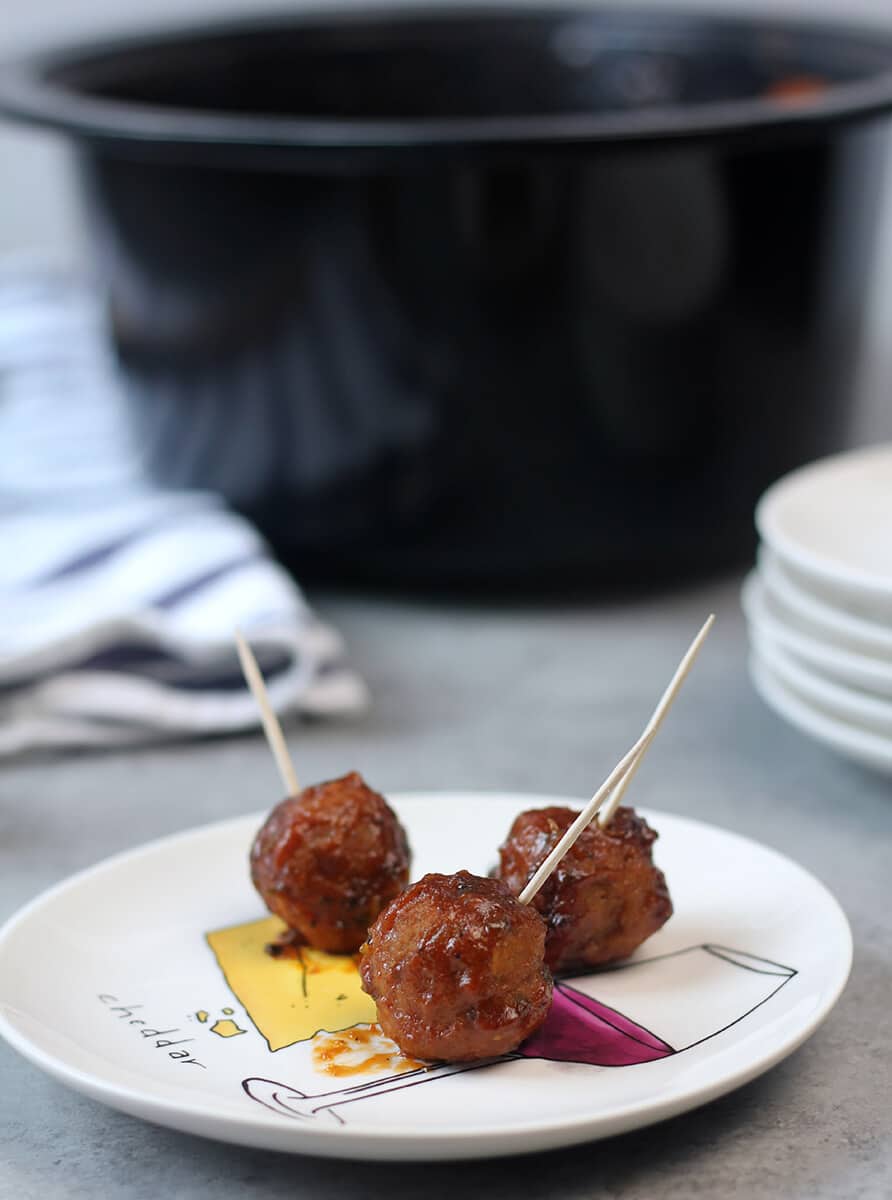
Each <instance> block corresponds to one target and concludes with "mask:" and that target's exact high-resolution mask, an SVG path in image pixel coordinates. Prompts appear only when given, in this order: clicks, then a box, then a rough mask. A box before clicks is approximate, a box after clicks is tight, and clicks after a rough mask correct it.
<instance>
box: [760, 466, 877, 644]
mask: <svg viewBox="0 0 892 1200" xmlns="http://www.w3.org/2000/svg"><path fill="white" fill-rule="evenodd" d="M756 526H757V528H758V530H759V533H760V535H761V537H762V540H763V541H764V542H766V543H767V545H768V546H770V548H771V550H772V551H773V552H774V553H775V554H776V555H777V557H778V558H779V559H780V560H781V562H782V563H783V565H784V567H785V568H786V569H787V570H788V571H789V572H790V573H791V574H792V575H793V576H794V577H795V578H796V579H799V580H801V581H802V582H803V583H804V584H805V586H806V588H807V589H809V590H811V591H814V592H815V593H816V594H817V595H819V596H821V597H823V598H826V599H827V600H828V601H829V602H830V603H831V604H834V605H836V606H838V607H843V608H845V609H847V610H848V611H850V612H852V613H854V614H856V615H858V616H861V617H864V618H866V619H867V620H872V621H879V622H881V623H887V624H888V623H890V622H892V446H879V447H873V448H871V449H869V450H858V451H855V452H852V453H849V454H840V455H836V456H834V457H833V458H826V459H822V460H821V461H820V462H816V463H812V464H811V465H810V466H807V467H802V468H801V469H800V470H798V471H793V472H792V474H790V475H787V476H785V477H784V478H783V479H781V480H779V482H777V483H776V484H774V485H773V486H772V487H770V488H769V489H768V491H767V492H766V493H765V495H764V496H763V497H762V499H761V500H760V501H759V504H758V506H757V508H756Z"/></svg>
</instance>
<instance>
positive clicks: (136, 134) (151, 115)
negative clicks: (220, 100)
mask: <svg viewBox="0 0 892 1200" xmlns="http://www.w3.org/2000/svg"><path fill="white" fill-rule="evenodd" d="M592 13H595V14H597V13H602V14H604V13H617V14H618V15H619V14H622V15H624V16H631V17H639V18H643V17H648V16H651V15H655V16H657V17H664V18H667V19H673V18H675V19H679V20H692V21H697V22H699V23H701V24H708V25H711V26H713V27H716V26H717V27H724V28H726V29H727V28H729V27H735V26H737V27H745V28H747V29H748V30H750V31H755V30H757V29H760V28H761V29H764V30H765V31H766V33H769V32H770V33H792V34H799V35H803V34H804V35H809V36H815V37H828V38H833V39H839V38H844V39H846V40H847V41H848V42H849V44H850V45H853V46H854V45H857V44H859V43H860V44H863V45H865V46H868V45H869V46H870V48H871V49H873V50H877V49H878V48H881V47H883V46H885V47H886V48H887V50H888V59H889V68H888V70H885V71H881V72H878V73H877V74H875V75H871V76H869V77H867V78H865V79H861V80H857V81H854V82H843V83H836V84H833V85H832V86H830V87H828V88H827V90H826V91H825V92H824V93H821V94H818V95H815V96H812V97H810V98H809V101H808V103H802V104H784V105H780V104H777V103H775V102H771V101H769V100H767V99H764V98H760V97H746V98H742V99H733V100H719V101H708V102H704V103H700V104H690V105H664V106H657V105H653V106H647V107H646V108H642V109H628V110H615V111H609V112H606V113H605V112H602V113H579V112H564V113H554V114H547V115H530V114H527V115H510V116H460V117H428V116H421V117H400V118H381V117H371V118H364V117H355V116H350V117H343V116H332V117H318V116H314V117H300V116H290V115H289V116H282V115H276V114H262V113H233V112H210V111H208V110H204V109H199V108H188V107H178V106H173V105H170V106H168V105H161V104H150V103H141V102H135V101H132V100H120V99H109V98H100V97H96V96H89V95H84V94H82V93H78V92H77V91H76V90H73V89H72V88H70V87H66V86H65V85H64V84H61V83H60V82H58V81H56V80H54V78H53V76H54V75H56V74H58V73H59V72H60V71H64V70H67V69H71V68H74V67H76V66H77V64H78V63H79V62H81V63H85V62H88V61H89V60H91V59H97V58H100V57H106V56H112V55H114V54H123V53H128V52H133V51H137V50H145V49H146V48H148V47H149V46H151V45H152V44H153V43H154V44H157V45H159V46H160V45H172V44H175V43H176V42H178V41H185V40H188V39H189V38H195V37H217V36H226V35H227V34H231V33H238V32H248V31H251V32H262V31H263V30H264V29H267V28H282V27H283V26H284V25H287V27H288V28H300V27H302V26H306V27H312V26H313V25H317V26H318V24H319V23H320V21H322V22H324V23H325V25H328V26H334V25H335V24H348V23H350V22H355V21H357V20H358V19H359V20H362V21H363V22H371V21H373V20H386V21H392V22H395V23H403V24H408V23H409V21H413V22H420V21H428V20H430V21H431V22H434V21H438V20H439V21H443V20H448V21H450V22H455V23H458V22H459V21H462V20H465V21H467V20H485V19H492V18H498V19H505V20H510V19H512V18H515V19H516V18H518V17H530V16H534V15H537V14H542V15H547V16H550V17H554V18H555V19H558V18H560V17H561V16H564V17H566V18H567V19H570V18H572V17H574V16H576V17H581V16H585V15H588V14H592ZM890 109H892V30H889V31H885V30H883V29H882V28H874V27H871V26H869V25H865V24H861V25H858V24H856V23H844V22H834V23H830V22H826V21H823V22H815V21H811V20H802V19H800V18H798V17H795V16H790V17H785V18H784V19H783V20H778V19H777V18H775V17H773V16H770V17H769V16H762V15H759V14H756V15H749V16H748V15H743V14H728V15H722V16H719V17H716V16H713V15H712V14H707V13H704V12H698V11H697V10H695V9H687V10H686V9H683V8H678V9H675V8H673V9H666V10H660V11H659V12H657V13H654V12H653V11H652V10H651V11H649V10H647V9H623V8H621V7H620V6H618V5H612V6H610V5H599V6H597V7H593V8H588V9H586V8H580V7H578V6H569V5H568V6H566V7H564V6H561V7H555V8H553V9H552V8H547V9H546V8H543V7H541V6H537V5H530V6H525V5H512V6H495V7H494V6H491V5H490V6H475V5H468V6H465V5H462V6H456V7H448V8H447V7H445V6H443V5H441V4H438V5H431V6H423V7H421V6H420V7H417V8H416V7H412V8H383V7H382V8H374V9H368V8H365V7H363V8H361V9H356V10H349V9H348V10H342V11H341V12H339V13H337V14H333V13H331V12H330V11H326V10H324V9H311V8H308V9H306V10H303V11H301V12H299V13H289V14H287V15H285V14H282V13H281V12H279V13H268V14H264V15H258V16H254V17H251V18H247V19H246V18H240V19H236V20H229V21H225V22H222V21H215V22H208V23H203V24H194V25H182V26H180V25H176V26H173V27H169V28H166V29H159V30H155V31H151V32H143V33H139V34H134V35H128V36H117V37H113V38H110V39H101V40H100V39H94V40H90V41H84V42H80V43H76V44H71V45H64V46H58V47H52V48H49V49H43V50H38V51H36V52H31V53H28V54H25V55H23V56H20V57H19V58H17V59H13V60H11V61H7V62H5V63H3V64H2V66H0V115H5V116H7V117H9V118H12V119H16V120H19V121H22V122H25V123H29V124H34V125H38V126H43V127H45V128H50V129H54V130H57V131H59V132H62V133H66V134H69V135H72V136H74V137H75V138H78V139H83V140H86V141H88V142H91V143H100V144H102V143H122V142H123V143H132V144H142V145H143V146H153V147H157V148H163V147H165V146H168V147H188V146H190V145H191V146H205V147H208V148H213V147H219V148H221V149H222V148H226V147H231V148H233V147H240V146H241V147H253V148H257V149H263V148H265V149H269V150H292V151H295V152H300V151H301V150H306V151H310V152H312V153H314V154H318V153H320V152H322V153H324V152H325V151H328V150H330V151H332V152H336V153H343V152H345V151H351V150H356V151H361V152H367V151H375V152H382V153H388V152H395V153H404V152H407V151H409V152H410V151H414V150H423V149H430V150H436V149H443V150H448V149H461V148H468V149H474V148H480V149H486V148H498V147H504V148H506V149H508V148H512V147H527V146H540V147H542V148H546V147H548V146H574V145H575V146H585V145H592V146H596V145H602V144H603V145H612V144H617V143H619V144H623V143H628V144H630V145H634V144H637V143H641V142H644V143H653V142H663V141H666V142H673V143H675V142H678V141H687V140H701V139H703V138H711V137H715V136H733V135H735V134H745V135H747V136H752V135H753V134H758V133H760V132H764V133H765V134H772V133H790V132H795V131H797V130H802V131H805V130H808V129H811V128H813V127H815V126H817V127H824V126H828V125H831V124H836V123H839V122H844V121H851V120H857V119H867V118H869V117H871V116H877V115H879V114H882V113H883V112H886V111H888V110H890Z"/></svg>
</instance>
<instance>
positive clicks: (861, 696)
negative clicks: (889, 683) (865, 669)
mask: <svg viewBox="0 0 892 1200" xmlns="http://www.w3.org/2000/svg"><path fill="white" fill-rule="evenodd" d="M751 641H752V646H753V649H754V651H755V652H756V655H757V657H758V658H759V660H760V661H761V662H762V663H764V665H765V666H766V667H767V668H768V669H769V670H770V671H771V672H772V674H773V675H775V676H776V677H777V679H778V680H779V681H780V682H781V683H782V684H784V686H785V687H787V688H789V690H790V691H792V692H794V693H795V694H796V695H797V696H799V698H800V699H801V700H804V701H805V702H806V703H807V704H810V705H811V706H812V707H813V708H815V709H817V710H818V711H819V712H823V713H824V714H825V715H826V716H828V717H832V718H835V719H837V720H839V721H844V722H845V723H846V724H847V725H853V726H855V727H856V728H859V729H864V730H867V731H868V732H871V733H876V734H878V735H879V736H880V737H885V738H888V739H889V745H890V748H892V701H890V700H883V699H881V698H880V697H879V696H871V695H868V694H866V693H865V692H860V691H856V690H855V689H854V688H847V687H843V686H842V685H841V684H838V683H832V682H831V681H830V680H829V679H825V678H824V677H823V676H822V675H817V674H815V672H814V671H810V670H809V669H808V667H804V666H803V665H802V664H801V663H799V662H797V661H796V659H795V658H793V657H791V656H790V655H789V654H787V653H786V652H785V651H784V649H783V647H782V646H779V645H778V644H777V643H776V642H773V641H772V640H771V639H770V638H765V637H763V636H762V635H761V634H760V633H759V632H758V631H757V630H753V631H752V633H751Z"/></svg>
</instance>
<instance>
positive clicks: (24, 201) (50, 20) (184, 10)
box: [0, 0, 892, 441]
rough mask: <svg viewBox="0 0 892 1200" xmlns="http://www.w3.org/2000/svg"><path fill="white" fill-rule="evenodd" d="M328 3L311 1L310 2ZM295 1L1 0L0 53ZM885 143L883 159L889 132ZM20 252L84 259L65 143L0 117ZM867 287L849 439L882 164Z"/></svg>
mask: <svg viewBox="0 0 892 1200" xmlns="http://www.w3.org/2000/svg"><path fill="white" fill-rule="evenodd" d="M332 2H333V0H314V3H313V7H316V8H319V7H322V6H323V5H324V4H326V3H327V4H331V3H332ZM337 2H338V3H339V5H340V6H341V7H343V6H344V4H345V3H349V4H352V5H357V6H358V5H360V4H362V3H363V2H364V0H337ZM372 2H374V0H372ZM414 2H415V3H418V2H419V0H414ZM444 2H445V0H439V3H441V4H442V3H444ZM489 2H490V3H492V2H493V0H489ZM545 2H547V0H545ZM395 3H407V0H389V4H388V6H390V7H392V6H393V5H394V4H395ZM408 3H413V0H408ZM671 4H675V5H676V6H678V7H682V6H683V7H685V8H688V9H692V8H699V9H701V10H705V11H711V12H719V11H738V12H739V11H761V12H766V13H773V14H774V15H777V14H778V13H779V12H782V11H783V12H791V13H797V14H800V15H803V16H806V17H810V18H812V19H820V18H825V19H848V20H856V19H857V20H862V21H865V22H874V23H883V24H888V25H889V26H892V0H846V2H845V3H841V2H840V0H749V2H747V0H649V2H648V4H647V6H648V7H657V6H668V5H671ZM303 6H304V5H302V4H301V0H260V3H258V2H257V0H253V2H252V0H152V3H151V6H149V5H145V6H143V5H141V4H140V5H134V4H131V5H130V6H126V5H125V3H122V0H0V55H2V56H8V55H12V54H15V53H16V52H17V51H19V50H21V49H27V48H29V47H31V46H38V45H41V44H44V43H46V42H50V41H64V40H68V39H74V38H77V37H89V36H91V35H93V34H95V33H97V32H98V33H101V34H109V33H113V32H116V31H118V30H133V29H139V28H144V27H147V26H152V25H156V24H172V23H174V22H180V23H184V22H191V21H194V20H196V19H200V18H202V17H221V16H225V15H228V14H231V13H238V12H245V11H271V10H275V9H279V10H283V9H284V10H287V9H295V8H299V7H303ZM889 143H890V155H889V158H890V164H892V134H890V138H889ZM22 250H25V251H28V250H38V251H42V252H48V253H49V254H51V255H53V256H55V257H57V258H60V259H66V260H69V261H71V260H73V261H79V260H81V259H82V258H83V256H84V248H83V243H82V239H81V225H80V218H79V213H78V206H77V198H76V189H75V187H74V185H73V180H72V177H71V172H70V167H69V161H68V157H67V154H66V151H65V148H64V147H63V146H62V145H61V144H60V143H59V142H58V141H57V140H56V139H55V138H53V137H51V136H48V135H46V134H41V133H35V132H30V131H28V132H24V131H21V130H19V129H15V128H13V127H11V126H9V125H3V124H0V255H2V254H3V253H8V252H16V251H22ZM870 288H871V296H872V302H871V309H870V319H869V322H868V329H867V334H866V339H865V346H864V356H863V372H862V387H861V398H860V403H859V412H858V417H857V422H856V440H857V441H867V440H876V439H878V438H892V171H887V184H886V200H885V203H884V219H883V236H882V238H881V241H880V245H879V248H878V254H877V256H876V260H875V264H874V271H873V278H872V279H871V280H870Z"/></svg>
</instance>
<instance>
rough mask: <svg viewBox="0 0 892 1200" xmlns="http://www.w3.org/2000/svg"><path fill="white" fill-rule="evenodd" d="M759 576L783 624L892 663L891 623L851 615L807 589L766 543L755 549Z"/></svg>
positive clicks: (768, 598) (840, 646) (769, 601)
mask: <svg viewBox="0 0 892 1200" xmlns="http://www.w3.org/2000/svg"><path fill="white" fill-rule="evenodd" d="M759 576H760V578H761V580H762V584H763V586H764V590H765V596H766V599H767V601H768V603H769V604H770V607H771V609H772V610H773V611H774V612H776V613H777V614H778V615H779V616H782V617H783V618H784V619H785V620H786V622H787V624H789V625H791V626H795V627H796V628H797V629H799V631H800V632H802V633H806V634H809V635H811V636H812V637H815V638H818V639H819V640H821V641H824V642H830V643H832V644H833V645H835V646H837V647H839V649H841V650H853V651H855V653H860V654H866V655H868V656H870V657H873V658H883V659H888V660H889V661H890V662H892V626H887V625H881V624H879V623H877V622H874V621H867V620H865V619H864V618H863V617H857V616H853V615H852V614H851V613H849V612H847V611H846V610H844V609H840V608H834V607H833V605H831V604H828V603H827V602H826V600H822V599H821V598H820V597H819V596H817V595H815V594H814V593H813V592H811V591H807V590H806V589H805V588H804V587H802V586H801V584H800V583H799V582H797V580H796V579H795V578H794V577H793V576H792V575H790V574H789V573H788V572H787V571H786V570H785V568H784V566H783V564H782V563H781V562H780V560H779V559H778V558H776V557H775V555H774V554H772V553H771V551H770V550H769V549H768V548H767V547H766V546H761V547H760V548H759Z"/></svg>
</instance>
